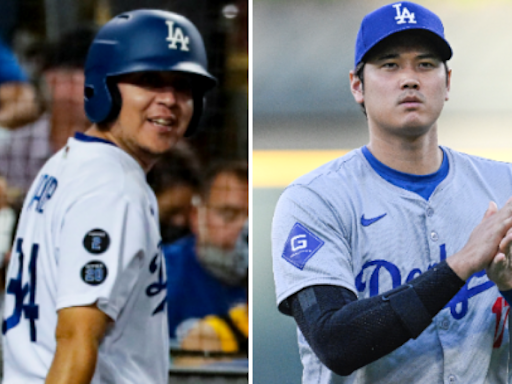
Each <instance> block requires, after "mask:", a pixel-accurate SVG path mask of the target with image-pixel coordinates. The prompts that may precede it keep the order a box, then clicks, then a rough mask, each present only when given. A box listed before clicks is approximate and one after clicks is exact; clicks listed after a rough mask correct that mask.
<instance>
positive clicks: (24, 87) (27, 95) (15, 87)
mask: <svg viewBox="0 0 512 384" xmlns="http://www.w3.org/2000/svg"><path fill="white" fill-rule="evenodd" d="M39 109H40V108H39V104H38V102H37V98H36V90H35V87H34V86H33V85H32V84H31V83H30V82H29V80H28V78H27V76H26V74H25V73H24V71H23V69H22V68H21V67H20V65H19V63H18V61H17V59H16V57H15V56H14V54H13V53H12V51H11V50H10V49H9V47H7V46H6V45H5V44H4V43H3V42H2V41H0V127H2V128H7V129H15V128H18V127H20V126H22V125H24V124H28V123H29V122H31V121H34V120H35V119H36V118H37V116H38V114H39Z"/></svg>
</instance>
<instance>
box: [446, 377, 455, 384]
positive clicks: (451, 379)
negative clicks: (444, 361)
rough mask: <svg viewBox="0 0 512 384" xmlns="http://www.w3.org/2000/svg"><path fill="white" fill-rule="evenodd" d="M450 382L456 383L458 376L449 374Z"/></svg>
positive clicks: (450, 383) (449, 383)
mask: <svg viewBox="0 0 512 384" xmlns="http://www.w3.org/2000/svg"><path fill="white" fill-rule="evenodd" d="M447 382H448V384H455V383H456V382H457V377H456V376H455V375H449V376H448V381H447Z"/></svg>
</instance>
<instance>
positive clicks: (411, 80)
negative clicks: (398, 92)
mask: <svg viewBox="0 0 512 384" xmlns="http://www.w3.org/2000/svg"><path fill="white" fill-rule="evenodd" d="M400 88H401V89H403V90H406V89H414V90H418V89H419V88H420V82H419V81H418V79H416V78H415V77H413V76H407V77H404V78H403V79H402V81H401V83H400Z"/></svg>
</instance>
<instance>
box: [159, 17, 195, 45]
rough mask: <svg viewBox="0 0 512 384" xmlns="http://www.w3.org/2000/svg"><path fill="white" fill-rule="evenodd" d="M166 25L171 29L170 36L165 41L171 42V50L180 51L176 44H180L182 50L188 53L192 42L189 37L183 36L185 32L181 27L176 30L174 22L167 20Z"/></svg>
mask: <svg viewBox="0 0 512 384" xmlns="http://www.w3.org/2000/svg"><path fill="white" fill-rule="evenodd" d="M165 23H166V24H167V26H168V27H169V36H167V39H165V40H167V41H170V42H171V44H169V48H170V49H178V47H177V46H176V44H177V43H180V49H181V50H182V51H188V50H189V49H188V43H189V41H190V39H189V38H188V36H185V35H183V30H182V29H181V28H180V27H176V28H174V21H170V20H167V21H166V22H165Z"/></svg>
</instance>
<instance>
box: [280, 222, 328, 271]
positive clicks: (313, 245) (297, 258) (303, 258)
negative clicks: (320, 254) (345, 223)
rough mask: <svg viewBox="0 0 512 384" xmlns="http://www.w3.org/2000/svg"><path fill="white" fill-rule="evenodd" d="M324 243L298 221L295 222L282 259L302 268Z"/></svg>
mask: <svg viewBox="0 0 512 384" xmlns="http://www.w3.org/2000/svg"><path fill="white" fill-rule="evenodd" d="M323 245H324V242H323V241H322V240H321V239H319V238H318V237H317V236H315V235H314V234H313V233H311V231H309V230H308V229H307V228H305V227H304V226H303V225H301V224H300V223H295V225H294V226H293V228H292V230H291V231H290V234H289V235H288V239H287V240H286V244H285V246H284V251H283V255H282V257H283V259H285V260H286V261H288V262H289V263H290V264H292V265H293V266H295V267H297V268H299V269H301V270H302V269H304V266H305V265H306V262H307V261H308V260H309V259H311V257H313V255H314V254H315V253H316V252H317V251H318V250H319V249H320V248H321V247H322V246H323Z"/></svg>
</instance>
